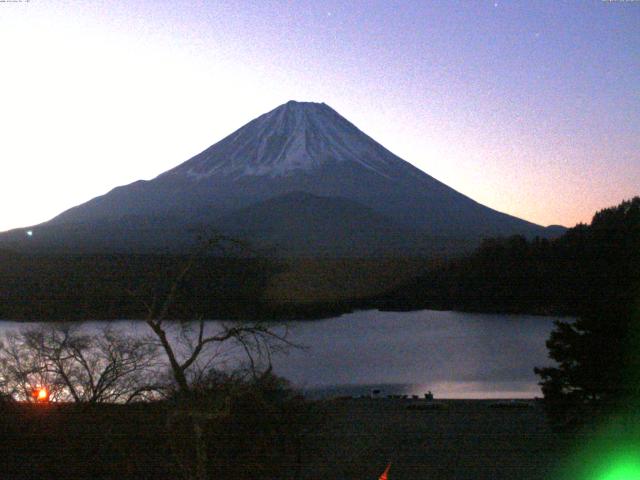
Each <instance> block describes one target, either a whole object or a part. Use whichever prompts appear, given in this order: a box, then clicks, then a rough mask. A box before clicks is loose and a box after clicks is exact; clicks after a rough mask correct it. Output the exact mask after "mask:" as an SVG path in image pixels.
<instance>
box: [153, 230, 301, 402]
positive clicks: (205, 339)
mask: <svg viewBox="0 0 640 480" xmlns="http://www.w3.org/2000/svg"><path fill="white" fill-rule="evenodd" d="M229 245H231V246H232V247H240V248H242V249H246V248H247V247H246V245H244V244H243V243H241V242H238V241H237V240H235V239H231V238H229V237H226V236H223V235H215V236H213V237H211V239H210V240H208V241H207V242H204V243H203V245H202V246H201V248H200V249H198V250H197V251H196V252H195V253H194V254H193V255H191V256H190V257H189V259H188V260H187V261H186V262H185V264H184V265H183V267H182V268H181V270H180V271H179V272H178V275H177V276H176V278H175V279H174V280H173V282H172V283H171V286H170V288H169V291H168V293H167V294H166V295H165V296H164V299H163V300H162V301H158V298H157V297H154V299H153V301H152V302H151V303H150V304H147V303H145V307H146V310H147V316H146V318H145V323H146V324H147V325H148V326H149V328H150V329H151V331H152V332H153V334H154V335H155V337H156V338H157V340H158V343H159V346H160V347H161V349H162V350H163V351H164V353H165V355H166V357H167V361H168V362H169V368H170V372H171V375H172V377H173V379H174V381H175V383H176V386H177V388H178V391H179V392H180V393H181V394H189V393H191V392H192V384H193V383H194V381H196V380H197V379H198V378H199V377H201V376H202V375H203V374H204V373H205V372H206V371H207V370H208V369H209V368H212V364H213V360H215V358H216V356H215V355H214V354H212V351H215V350H217V349H220V347H221V346H222V345H227V346H230V347H231V348H234V347H235V348H240V349H241V350H242V353H243V355H244V358H245V360H246V361H247V363H248V369H249V371H250V372H251V374H252V375H254V376H257V375H260V374H264V372H265V371H269V372H270V371H271V355H272V354H273V353H275V352H277V351H283V350H286V349H287V348H289V347H291V346H294V345H293V344H292V343H291V342H290V341H289V340H288V339H287V329H286V326H284V325H281V326H278V327H276V326H274V325H272V324H267V323H265V322H251V323H246V322H243V323H239V322H236V323H230V322H217V324H216V325H215V326H214V325H210V328H209V329H207V328H206V326H207V325H206V322H205V321H204V320H203V319H202V316H201V317H200V318H199V319H197V320H193V321H188V322H186V321H179V322H168V321H167V316H168V314H169V311H170V308H171V306H172V305H173V304H174V302H175V301H176V299H177V297H178V292H179V289H180V287H181V285H182V283H183V282H184V281H185V279H186V277H187V276H188V275H189V273H190V272H191V270H192V269H193V267H194V265H195V263H196V262H197V261H198V260H199V259H201V258H202V255H204V254H207V253H208V252H210V251H211V250H212V249H219V250H221V251H223V252H224V251H225V249H226V248H228V246H229ZM171 327H174V328H173V332H172V331H171V330H172V328H171ZM175 327H177V328H175ZM214 327H217V328H215V331H211V330H212V328H214ZM171 333H174V335H173V336H172V335H171ZM261 370H262V371H261ZM190 380H191V382H190Z"/></svg>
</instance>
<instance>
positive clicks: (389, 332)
mask: <svg viewBox="0 0 640 480" xmlns="http://www.w3.org/2000/svg"><path fill="white" fill-rule="evenodd" d="M553 320H554V318H552V317H534V316H523V315H492V314H470V313H461V312H439V311H431V310H423V311H417V312H379V311H374V310H370V311H361V312H355V313H352V314H348V315H343V316H340V317H337V318H331V319H327V320H318V321H305V322H295V323H293V322H292V323H289V331H290V338H291V339H292V340H293V341H294V342H295V343H297V344H300V345H304V346H305V347H307V348H305V349H303V350H302V349H294V350H291V351H290V352H289V353H287V354H282V355H277V356H275V357H274V359H273V364H274V371H275V372H276V373H277V374H279V375H282V376H284V377H286V378H287V379H289V380H290V381H291V382H292V383H293V384H294V385H295V386H297V387H299V388H302V389H304V390H305V391H306V392H308V394H309V395H310V396H312V397H322V396H328V395H363V394H367V393H369V392H370V390H371V389H373V388H380V389H382V390H383V392H382V393H383V394H418V395H420V396H422V394H423V393H425V392H427V391H428V390H431V391H432V392H433V393H434V394H435V396H436V398H532V397H535V396H540V395H541V392H540V388H539V387H538V385H537V381H538V378H537V377H536V376H535V375H534V373H533V367H535V366H546V365H551V364H552V361H551V360H550V359H549V358H548V355H547V349H546V347H545V341H546V340H547V338H548V337H549V333H550V332H551V330H552V328H553ZM117 323H118V325H119V327H120V328H126V329H127V330H133V331H137V332H141V333H143V332H144V333H146V325H144V324H143V323H142V322H117ZM208 323H209V327H210V328H216V325H217V322H208ZM99 325H101V324H100V323H97V322H88V323H86V324H85V327H84V328H96V327H97V326H99ZM14 328H19V324H16V323H13V322H2V324H0V330H5V331H7V330H12V329H14Z"/></svg>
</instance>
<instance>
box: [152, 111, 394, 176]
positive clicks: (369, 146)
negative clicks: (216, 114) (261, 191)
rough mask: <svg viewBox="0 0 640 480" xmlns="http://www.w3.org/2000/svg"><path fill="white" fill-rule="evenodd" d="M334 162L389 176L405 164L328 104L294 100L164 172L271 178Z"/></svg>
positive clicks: (307, 170)
mask: <svg viewBox="0 0 640 480" xmlns="http://www.w3.org/2000/svg"><path fill="white" fill-rule="evenodd" d="M331 162H337V163H340V162H354V163H357V164H359V165H360V166H362V167H365V168H367V169H368V170H370V171H372V172H375V173H377V174H379V175H382V176H384V177H387V178H391V176H392V175H391V173H392V172H393V171H394V170H395V171H397V168H398V162H399V163H401V164H404V163H405V162H404V161H403V160H400V159H399V158H398V157H396V156H395V155H393V154H392V153H391V152H389V151H388V150H386V149H385V148H383V147H381V146H380V145H379V144H378V143H377V142H375V141H374V140H373V139H371V138H370V137H368V136H366V135H365V134H363V133H362V132H361V131H360V130H359V129H358V128H357V127H355V126H354V125H353V124H352V123H350V122H349V121H348V120H346V119H345V118H344V117H342V116H341V115H339V114H338V113H337V112H335V111H334V110H333V109H332V108H330V107H329V106H327V105H325V104H324V103H310V102H294V101H290V102H288V103H286V104H284V105H281V106H280V107H278V108H276V109H274V110H272V111H270V112H268V113H266V114H264V115H262V116H260V117H258V118H257V119H255V120H253V121H252V122H249V123H248V124H247V125H245V126H244V127H242V128H240V129H239V130H237V131H235V132H234V133H232V134H231V135H229V136H228V137H226V138H224V139H223V140H221V141H220V142H218V143H217V144H215V145H213V146H212V147H210V148H208V149H207V150H205V151H204V152H202V153H200V154H199V155H196V156H195V157H193V158H192V159H191V160H189V161H187V162H185V163H183V164H182V165H180V166H178V167H176V168H175V169H173V170H170V171H169V172H167V173H165V174H164V175H185V176H187V177H189V178H192V179H195V180H201V179H205V178H209V177H212V176H218V175H223V176H226V177H231V178H239V177H242V176H268V177H272V178H273V177H281V176H287V175H291V174H293V173H296V172H300V171H302V172H311V171H313V170H314V169H316V168H318V167H320V166H322V165H325V164H329V163H331ZM403 166H404V165H403Z"/></svg>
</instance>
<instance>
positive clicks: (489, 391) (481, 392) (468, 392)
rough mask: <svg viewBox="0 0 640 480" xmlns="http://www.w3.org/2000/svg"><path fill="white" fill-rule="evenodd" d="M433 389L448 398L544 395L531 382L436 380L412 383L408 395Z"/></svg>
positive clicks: (436, 395)
mask: <svg viewBox="0 0 640 480" xmlns="http://www.w3.org/2000/svg"><path fill="white" fill-rule="evenodd" d="M429 390H431V392H433V395H434V397H437V398H448V399H457V398H459V399H492V398H496V399H499V398H535V397H539V396H542V392H541V390H540V388H539V387H537V386H535V385H531V383H530V382H434V383H430V384H426V385H421V384H419V385H412V386H411V388H410V389H409V391H407V392H406V393H407V394H408V395H419V396H421V397H422V396H423V394H424V393H426V392H427V391H429Z"/></svg>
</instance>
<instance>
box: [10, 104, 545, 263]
mask: <svg viewBox="0 0 640 480" xmlns="http://www.w3.org/2000/svg"><path fill="white" fill-rule="evenodd" d="M292 192H304V193H306V194H309V195H311V196H315V197H317V198H316V199H315V200H314V201H313V202H312V203H313V204H314V208H317V206H318V205H319V204H321V203H322V201H321V200H318V198H336V199H342V200H341V201H342V202H350V203H348V205H349V206H350V207H351V206H353V205H354V204H357V205H360V206H361V210H362V212H361V213H356V211H355V210H354V209H352V208H350V207H349V208H346V209H345V210H344V212H342V213H344V215H346V214H347V212H349V214H350V215H353V216H354V219H353V222H352V223H353V224H354V225H358V226H359V227H357V228H366V225H367V222H366V221H363V218H364V217H363V215H365V212H368V213H366V215H369V217H370V220H371V221H370V223H371V225H373V224H376V225H382V223H384V222H381V221H380V218H382V217H384V218H386V219H388V220H389V221H388V222H387V223H389V224H393V225H396V230H397V232H396V233H389V234H384V235H383V233H382V232H379V233H380V235H383V237H385V238H387V239H388V240H389V241H390V242H392V243H393V241H395V240H394V239H395V238H396V237H397V236H398V235H401V234H402V233H398V232H403V233H406V232H407V231H420V232H422V233H423V234H424V237H425V238H427V237H428V238H436V237H438V238H442V239H445V238H452V239H453V238H458V239H459V238H462V237H468V238H474V239H475V238H482V237H486V236H504V235H512V234H522V235H525V236H527V237H532V236H537V235H538V236H549V235H555V234H556V233H557V232H555V230H553V231H551V230H546V229H545V228H544V227H541V226H539V225H536V224H533V223H531V222H528V221H526V220H522V219H519V218H516V217H513V216H511V215H507V214H505V213H501V212H498V211H495V210H493V209H490V208H488V207H486V206H483V205H481V204H479V203H478V202H476V201H474V200H472V199H471V198H469V197H467V196H465V195H463V194H461V193H460V192H457V191H455V190H454V189H452V188H450V187H448V186H447V185H445V184H444V183H442V182H440V181H438V180H437V179H435V178H433V177H431V176H429V175H428V174H426V173H424V172H422V171H421V170H419V169H418V168H416V167H415V166H413V165H411V164H410V163H409V162H406V161H405V160H403V159H401V158H400V157H398V156H397V155H395V154H393V153H392V152H391V151H390V150H388V149H387V148H385V147H384V146H382V145H380V144H379V143H377V142H376V141H375V140H373V139H372V138H371V137H369V136H368V135H366V134H365V133H364V132H362V131H361V130H360V129H358V128H357V127H356V126H355V125H354V124H352V123H351V122H349V121H348V120H347V119H346V118H344V117H342V116H341V115H340V114H339V113H337V112H336V111H335V110H334V109H332V108H331V107H329V106H328V105H326V104H324V103H312V102H295V101H289V102H287V103H286V104H283V105H281V106H279V107H277V108H275V109H273V110H271V111H269V112H267V113H265V114H263V115H261V116H259V117H257V118H256V119H254V120H252V121H250V122H248V123H247V124H245V125H244V126H242V127H241V128H239V129H238V130H236V131H234V132H233V133H231V134H230V135H228V136H227V137H225V138H223V139H222V140H220V141H219V142H217V143H215V144H214V145H212V146H210V147H208V148H207V149H205V150H203V151H202V152H200V153H199V154H197V155H195V156H194V157H192V158H190V159H189V160H187V161H185V162H183V163H181V164H179V165H177V166H176V167H174V168H172V169H170V170H168V171H166V172H164V173H162V174H160V175H158V176H157V177H155V178H154V179H152V180H148V181H137V182H133V183H131V184H129V185H125V186H120V187H116V188H114V189H113V190H111V191H110V192H108V193H107V194H105V195H102V196H99V197H96V198H94V199H92V200H90V201H88V202H86V203H84V204H81V205H78V206H76V207H73V208H71V209H69V210H67V211H65V212H62V213H61V214H60V215H58V216H56V217H55V218H53V219H52V220H50V221H49V222H45V223H44V224H41V225H38V226H35V227H31V229H33V230H37V231H38V232H46V230H47V228H51V227H55V228H56V230H57V232H58V233H57V236H58V237H59V241H58V243H59V244H60V243H64V235H65V234H64V230H65V228H66V226H69V228H67V230H69V232H70V233H69V235H70V237H69V238H70V240H69V241H71V237H73V238H74V239H75V240H74V242H75V243H76V244H81V243H82V235H83V233H82V229H83V228H84V229H85V230H86V231H87V232H86V233H85V235H86V237H87V238H88V237H91V236H92V235H93V236H94V237H95V231H98V230H101V229H103V230H105V233H104V235H105V238H104V239H103V240H100V241H99V242H98V243H100V244H101V245H102V246H101V247H100V248H101V249H104V248H106V249H108V243H109V240H110V238H109V235H108V232H107V230H108V226H109V225H110V224H114V225H117V224H118V222H120V221H124V219H127V218H129V219H131V218H139V219H141V221H140V229H141V235H142V233H144V234H145V235H147V236H149V237H154V236H158V235H160V236H165V237H166V238H165V241H164V242H163V243H164V244H166V245H167V246H170V245H171V243H172V242H173V240H172V238H170V237H171V236H174V237H176V238H175V242H173V243H175V245H187V244H190V241H188V239H186V238H178V237H186V236H189V235H192V233H189V232H190V230H191V229H190V226H193V225H207V226H209V227H212V228H216V227H220V226H223V227H224V225H227V226H228V225H229V224H230V223H233V221H232V220H230V219H232V218H233V215H234V212H235V213H239V214H241V213H242V212H243V209H247V208H250V207H251V206H252V205H258V204H260V203H261V202H265V201H268V200H269V199H272V198H278V197H281V196H283V195H287V194H290V193H292ZM294 207H295V206H294V205H292V206H291V208H294ZM309 211H310V212H311V210H309ZM314 211H315V212H316V213H315V214H314V215H316V216H318V215H319V211H318V210H317V209H316V210H314ZM281 213H282V212H280V213H279V214H280V215H281ZM265 215H267V216H268V215H269V212H268V211H265ZM309 215H311V213H309ZM376 215H380V216H381V217H376ZM319 216H322V215H319ZM374 217H375V219H374ZM237 221H238V222H240V223H242V220H241V219H240V218H238V219H237ZM273 221H274V222H276V221H280V222H281V217H280V219H276V218H274V219H273ZM308 221H309V222H314V221H316V223H317V218H315V219H314V218H308ZM330 221H331V219H330V218H325V228H326V229H327V230H331V228H332V226H331V225H330ZM341 221H342V224H343V225H345V228H348V227H347V226H348V225H350V221H349V220H347V219H346V218H343V219H342V220H341ZM257 223H262V224H263V225H266V224H268V221H262V222H257ZM70 226H73V229H72V228H70ZM300 226H301V228H302V227H303V226H304V225H303V223H302V222H301V223H300ZM224 228H225V229H226V230H228V231H234V230H236V231H237V230H238V229H237V228H235V229H234V228H226V227H224ZM354 228H356V227H354ZM142 229H146V230H145V232H142ZM181 229H182V230H184V233H182V234H181V233H180V230H181ZM71 230H73V232H71ZM249 230H251V229H249ZM374 230H376V229H374ZM383 230H384V229H383ZM132 232H133V233H132V235H133V237H135V225H132ZM370 233H371V235H370V238H371V241H374V240H375V241H376V242H378V239H377V238H376V239H374V238H373V237H374V236H375V235H374V233H373V231H372V232H370ZM260 234H261V233H260V232H258V231H255V230H254V232H253V238H258V239H259V236H260ZM117 235H118V231H117V229H115V230H114V232H113V235H112V238H111V240H112V241H113V242H114V244H116V243H118V239H117V238H116V237H117ZM4 237H6V235H4ZM2 238H3V236H2V235H0V242H1V241H2ZM14 240H16V238H15V235H14ZM382 240H384V238H383V239H382ZM154 241H155V240H154ZM308 241H309V242H310V243H311V244H312V243H313V242H314V238H309V239H308ZM23 243H24V242H23ZM45 243H46V242H45ZM72 243H73V242H72ZM125 243H126V242H125ZM133 243H135V244H136V245H138V247H136V248H139V246H140V244H141V243H143V242H141V241H134V242H133ZM378 243H381V244H383V243H384V241H383V242H378ZM14 244H15V242H14ZM43 245H44V243H43ZM26 247H27V248H28V246H26ZM123 248H124V249H125V250H126V246H123ZM407 248H408V250H407V253H408V254H410V253H415V252H411V251H410V250H412V249H411V247H410V246H408V247H407ZM89 249H90V248H89ZM312 250H313V249H312ZM338 250H340V248H338ZM357 250H358V249H357V248H356V249H355V250H354V254H356V255H357V254H358V251H357ZM362 250H363V252H364V251H365V250H367V249H366V248H364V245H363V249H362ZM414 250H415V251H419V250H423V245H420V246H418V245H416V249H414Z"/></svg>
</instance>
